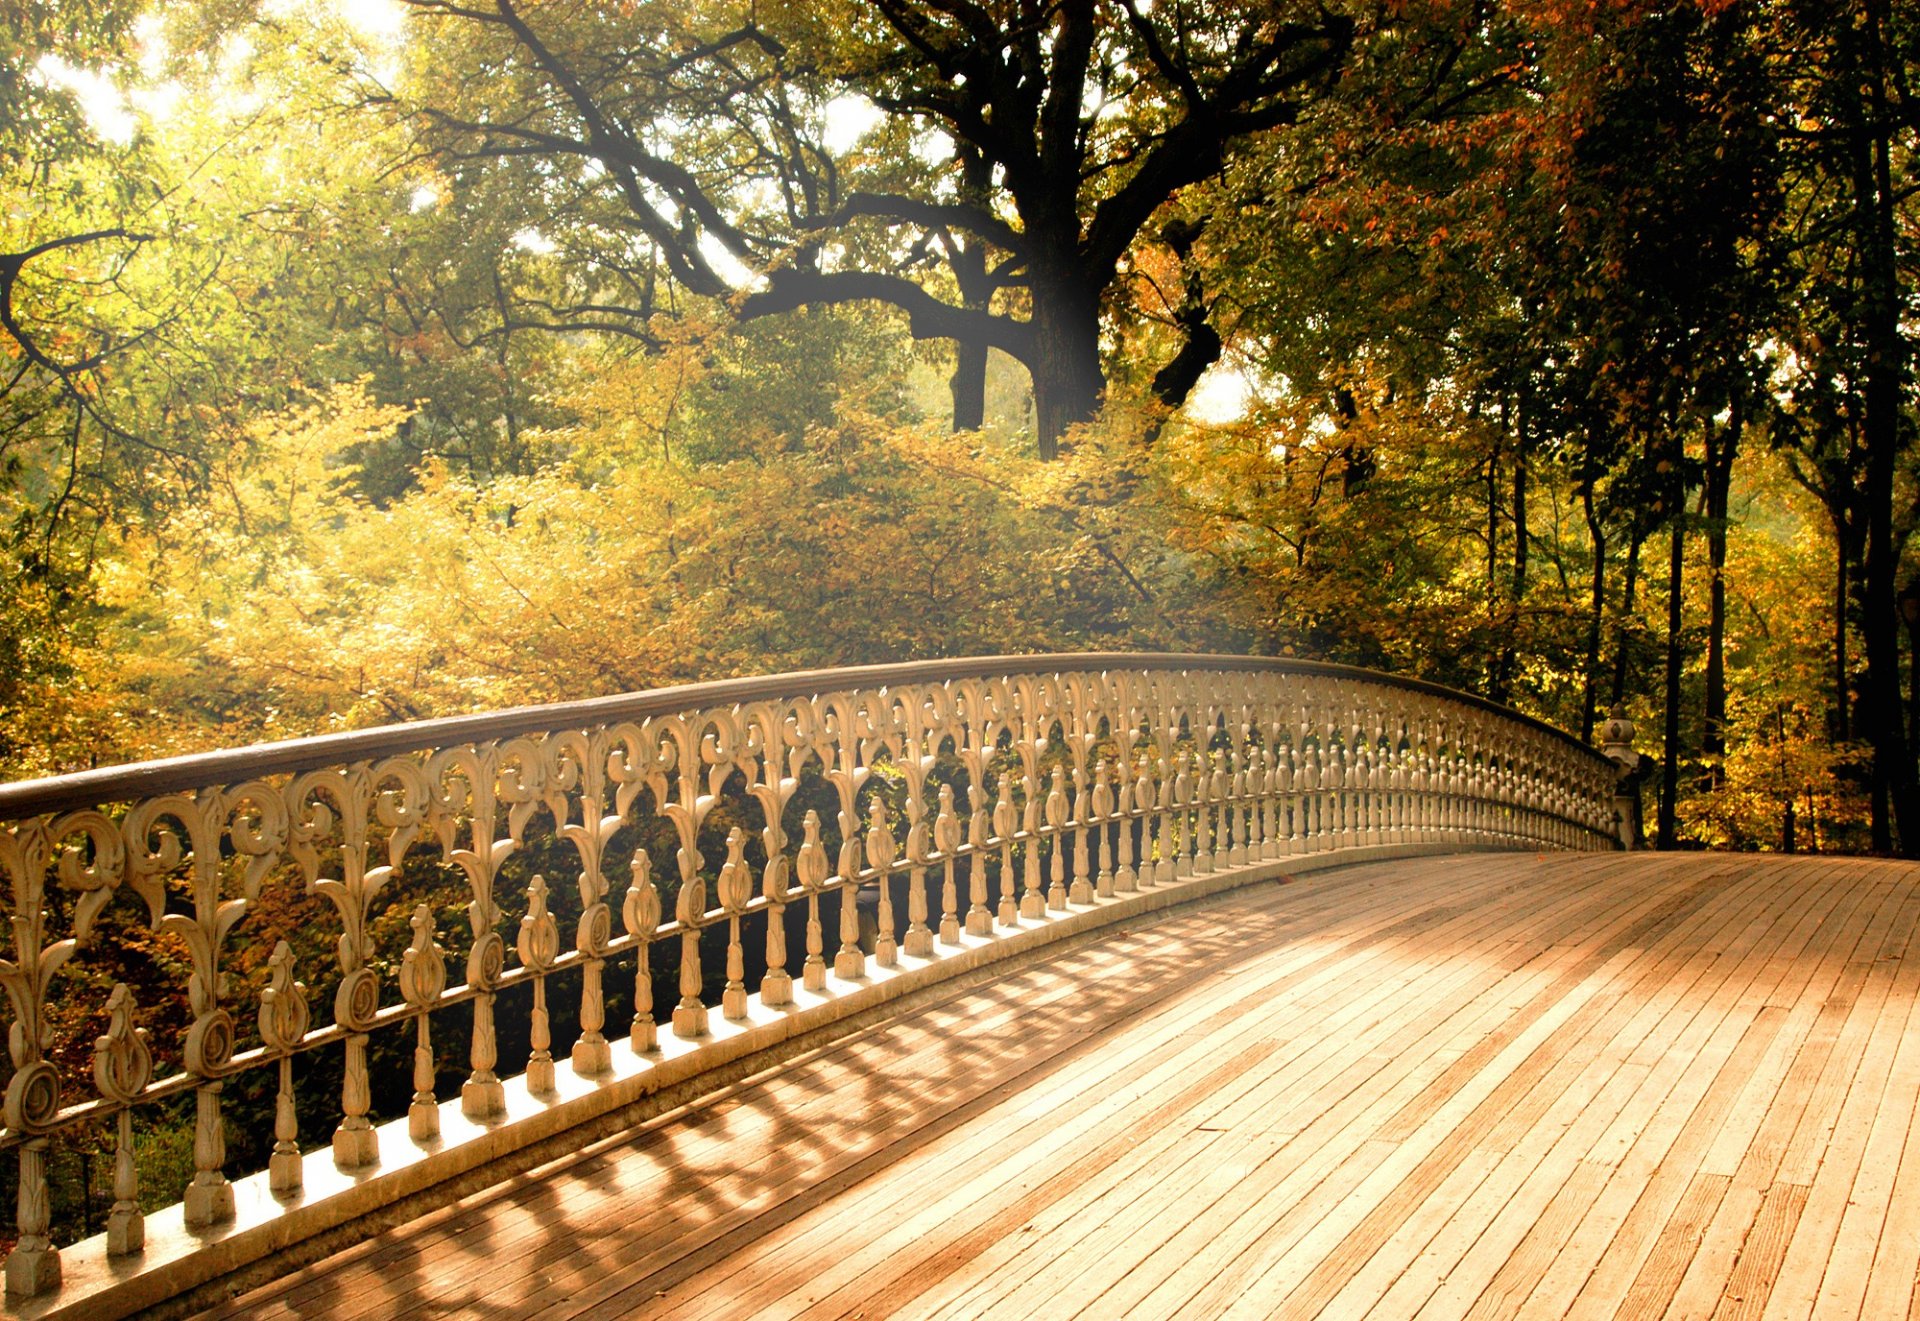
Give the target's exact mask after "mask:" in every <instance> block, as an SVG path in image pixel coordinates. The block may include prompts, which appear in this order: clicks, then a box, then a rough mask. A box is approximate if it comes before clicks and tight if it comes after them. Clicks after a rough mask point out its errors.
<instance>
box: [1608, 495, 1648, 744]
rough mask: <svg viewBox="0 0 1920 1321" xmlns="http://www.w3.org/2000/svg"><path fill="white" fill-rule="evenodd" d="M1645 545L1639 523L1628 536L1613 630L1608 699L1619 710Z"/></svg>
mask: <svg viewBox="0 0 1920 1321" xmlns="http://www.w3.org/2000/svg"><path fill="white" fill-rule="evenodd" d="M1645 544H1646V532H1645V531H1644V530H1643V529H1642V528H1641V527H1640V525H1639V523H1638V521H1636V522H1635V523H1634V526H1633V530H1632V531H1631V532H1630V533H1628V535H1627V574H1626V577H1625V579H1624V580H1622V582H1621V585H1620V625H1619V627H1618V628H1616V629H1615V630H1614V641H1613V691H1612V692H1611V693H1610V694H1609V696H1608V705H1610V706H1618V705H1619V704H1620V703H1622V702H1624V701H1626V700H1627V662H1628V659H1629V658H1628V655H1627V652H1628V650H1629V646H1630V642H1629V633H1630V631H1631V629H1632V627H1633V611H1634V607H1635V606H1636V605H1637V604H1638V603H1639V587H1640V548H1641V547H1642V546H1644V545H1645Z"/></svg>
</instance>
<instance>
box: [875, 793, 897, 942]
mask: <svg viewBox="0 0 1920 1321" xmlns="http://www.w3.org/2000/svg"><path fill="white" fill-rule="evenodd" d="M899 856H900V849H899V845H897V844H896V843H895V842H894V838H893V825H892V824H891V823H890V822H889V821H888V820H887V805H886V803H885V802H884V801H883V800H882V799H881V798H880V796H879V795H878V794H875V795H874V796H873V799H872V800H871V801H870V802H868V804H867V866H868V867H870V868H872V870H873V876H874V880H875V881H876V882H877V883H878V884H879V886H880V907H879V922H880V934H879V935H878V936H877V937H876V938H875V939H874V942H873V961H874V962H875V963H877V964H879V965H880V966H881V967H883V968H892V967H895V966H897V965H898V964H899V962H900V945H899V940H898V938H897V937H896V936H895V935H894V934H893V924H894V914H893V864H894V861H895V860H896V859H897V858H898V857H899Z"/></svg>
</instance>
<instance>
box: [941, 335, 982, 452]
mask: <svg viewBox="0 0 1920 1321" xmlns="http://www.w3.org/2000/svg"><path fill="white" fill-rule="evenodd" d="M947 388H948V389H949V391H951V393H952V395H953V429H954V430H955V431H978V430H979V429H980V428H981V427H983V426H985V425H986V424H987V346H986V345H985V344H982V343H979V342H978V341H975V340H964V339H957V340H955V341H954V342H953V375H952V376H951V377H949V378H948V380H947Z"/></svg>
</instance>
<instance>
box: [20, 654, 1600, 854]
mask: <svg viewBox="0 0 1920 1321" xmlns="http://www.w3.org/2000/svg"><path fill="white" fill-rule="evenodd" d="M1116 668H1124V669H1137V670H1161V671H1179V670H1189V669H1198V670H1210V671H1229V672H1231V671H1247V672H1259V673H1272V674H1291V675H1301V676H1307V675H1314V676H1319V677H1322V678H1329V679H1349V680H1353V681H1356V682H1365V683H1371V684H1377V685H1381V686H1384V687H1389V688H1399V689H1403V690H1406V691H1409V692H1417V693H1425V694H1428V695H1430V696H1433V697H1440V698H1445V699H1447V700H1449V701H1452V702H1458V703H1460V704H1462V705H1465V706H1469V707H1473V708H1476V709H1478V710H1481V711H1485V712H1487V713H1489V714H1492V715H1497V716H1499V717H1501V718H1502V719H1505V720H1510V721H1513V722H1515V723H1516V724H1520V725H1523V726H1525V727H1527V728H1529V729H1532V730H1534V731H1535V732H1537V733H1540V734H1543V735H1546V736H1548V737H1550V738H1553V739H1555V740H1557V741H1559V742H1561V743H1564V744H1565V745H1567V746H1568V747H1569V748H1572V749H1576V750H1578V751H1579V752H1581V753H1585V754H1587V755H1588V756H1591V757H1593V758H1594V759H1595V760H1596V761H1598V762H1601V763H1603V764H1610V763H1607V760H1606V758H1605V757H1604V756H1603V755H1602V754H1601V753H1600V752H1599V751H1598V750H1597V749H1595V748H1593V747H1591V746H1589V745H1588V744H1586V743H1583V742H1581V741H1580V740H1579V739H1577V738H1575V737H1574V736H1573V735H1571V734H1569V733H1567V732H1566V731H1565V730H1562V729H1560V728H1558V727H1556V726H1554V725H1551V724H1549V723H1547V722H1546V721H1544V720H1540V719H1537V718H1535V717H1533V716H1530V715H1527V714H1526V713H1525V712H1523V711H1518V710H1515V709H1514V708H1513V707H1511V706H1506V705H1503V704H1502V703H1499V702H1495V701H1493V700H1491V699H1489V698H1486V697H1482V696H1480V695H1478V694H1476V693H1469V692H1464V691H1462V690H1460V689H1457V688H1449V687H1447V686H1446V685H1445V684H1439V683H1434V682H1431V681H1430V680H1426V679H1416V678H1410V677H1407V676H1404V675H1397V674H1388V673H1384V672H1382V671H1377V670H1368V669H1363V668H1361V667H1359V666H1353V665H1338V664H1334V663H1332V662H1330V661H1312V660H1301V659H1298V658H1295V657H1289V656H1235V655H1226V654H1214V653H1208V652H1127V651H1088V652H1057V653H1045V652H1038V653H1032V654H1028V655H1001V656H956V657H950V658H947V659H943V660H933V661H901V662H893V663H889V664H884V665H854V666H846V667H843V668H838V669H818V670H792V671H788V672H786V673H783V674H771V675H753V676H748V677H743V678H736V679H713V680H706V681H703V682H700V683H685V684H674V685H671V686H669V687H665V688H647V689H641V690H639V691H637V692H629V693H615V694H613V695H611V696H607V697H588V698H581V699H579V700H576V701H571V702H550V703H546V704H544V705H537V706H515V707H507V708H505V709H502V710H499V711H485V712H477V713H473V714H469V715H459V716H440V717H436V718H434V719H429V720H413V721H408V722H406V723H404V724H398V725H378V726H374V727H372V728H369V729H356V730H347V731H344V732H341V733H338V734H315V735H310V736H308V737H305V738H294V739H281V740H278V741H276V742H272V743H255V744H249V745H248V746H245V747H240V748H222V749H219V750H217V751H214V752H196V753H188V754H186V755H183V756H178V757H161V758H156V759H153V760H150V761H137V762H128V763H125V764H123V765H117V766H102V767H99V768H96V769H93V770H85V771H74V772H71V773H69V774H66V775H49V776H43V777H41V778H39V779H33V780H18V781H15V782H13V783H10V784H0V821H12V820H20V819H23V818H26V817H30V816H36V815H40V814H42V813H49V812H66V811H72V810H73V809H75V808H85V807H94V806H97V805H99V804H100V803H103V802H118V801H124V800H127V799H133V798H150V797H155V796H158V795H161V794H168V793H174V792H178V791H181V790H189V789H198V788H201V787H204V786H206V785H214V784H231V783H235V782H237V781H241V780H249V779H254V778H257V777H259V776H265V775H283V774H298V773H300V772H302V771H309V770H317V769H319V768H321V767H324V766H337V765H341V764H343V763H351V762H358V761H371V760H375V759H377V758H381V757H388V756H393V755H396V754H399V753H407V752H422V751H428V750H431V749H435V748H444V747H451V746H455V745H459V744H464V743H477V742H482V741H486V740H493V739H508V738H516V737H519V736H521V735H527V734H537V733H546V732H551V731H556V730H563V729H574V728H581V727H587V726H593V725H607V724H615V723H618V722H620V721H624V720H641V719H645V718H647V717H649V716H657V715H666V714H669V713H672V712H676V711H685V710H688V709H691V708H694V707H702V706H716V705H724V704H728V703H742V702H753V701H759V700H762V699H765V698H770V697H786V696H797V695H801V694H818V693H827V692H838V691H841V690H844V689H848V688H867V687H885V686H889V685H892V684H896V683H907V682H914V683H925V682H938V681H941V680H946V679H971V678H989V677H995V676H998V675H1001V674H1017V673H1028V672H1031V671H1033V670H1035V669H1041V670H1051V671H1055V672H1060V673H1070V672H1077V671H1099V670H1106V669H1116Z"/></svg>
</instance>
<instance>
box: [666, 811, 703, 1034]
mask: <svg viewBox="0 0 1920 1321" xmlns="http://www.w3.org/2000/svg"><path fill="white" fill-rule="evenodd" d="M677 857H678V859H679V862H680V893H679V894H678V895H676V896H674V906H673V915H674V918H675V920H677V921H678V922H679V923H680V1002H679V1003H678V1004H676V1005H674V1007H673V1035H674V1036H676V1037H679V1038H680V1039H681V1040H683V1041H691V1040H693V1039H695V1038H697V1037H704V1036H706V1035H707V1007H706V1005H705V1004H703V1003H701V1000H700V992H701V991H702V990H703V989H704V982H703V980H702V977H701V973H700V929H701V927H702V926H703V925H704V924H705V922H706V919H707V883H706V881H705V879H704V878H702V877H701V875H700V855H699V854H697V853H695V852H694V851H693V850H692V849H691V848H689V847H687V846H686V845H685V844H682V845H681V846H680V849H679V851H678V854H677Z"/></svg>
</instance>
